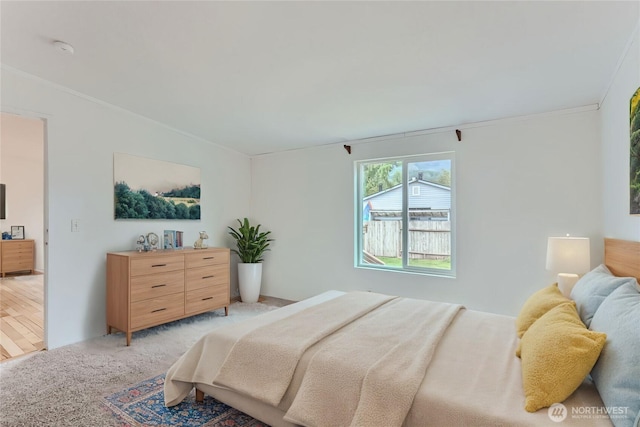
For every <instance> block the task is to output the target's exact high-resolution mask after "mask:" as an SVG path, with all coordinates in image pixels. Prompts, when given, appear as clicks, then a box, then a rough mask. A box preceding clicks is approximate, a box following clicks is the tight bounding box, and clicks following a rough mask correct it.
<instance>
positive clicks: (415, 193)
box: [411, 184, 420, 196]
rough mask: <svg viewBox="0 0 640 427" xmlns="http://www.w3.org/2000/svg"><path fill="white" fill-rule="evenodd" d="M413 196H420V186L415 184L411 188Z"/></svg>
mask: <svg viewBox="0 0 640 427" xmlns="http://www.w3.org/2000/svg"><path fill="white" fill-rule="evenodd" d="M411 195H412V196H419V195H420V185H419V184H414V185H412V186H411Z"/></svg>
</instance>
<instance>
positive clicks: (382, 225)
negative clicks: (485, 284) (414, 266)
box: [363, 221, 451, 259]
mask: <svg viewBox="0 0 640 427" xmlns="http://www.w3.org/2000/svg"><path fill="white" fill-rule="evenodd" d="M363 228H364V229H363V246H364V247H363V249H364V251H365V252H368V253H370V254H371V255H374V256H376V257H381V256H383V257H393V258H400V257H402V221H365V222H364V224H363ZM449 256H451V222H450V221H409V258H412V259H425V258H429V259H440V258H446V257H449Z"/></svg>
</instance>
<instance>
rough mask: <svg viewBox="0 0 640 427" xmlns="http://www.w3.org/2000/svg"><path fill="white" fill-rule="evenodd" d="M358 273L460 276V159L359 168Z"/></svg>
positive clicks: (428, 157)
mask: <svg viewBox="0 0 640 427" xmlns="http://www.w3.org/2000/svg"><path fill="white" fill-rule="evenodd" d="M355 173H356V196H355V199H356V230H358V231H357V233H356V245H355V247H356V254H355V264H356V267H365V268H376V269H383V270H391V271H406V272H412V273H421V274H433V275H440V276H451V277H453V276H455V250H454V249H455V182H454V153H453V152H447V153H437V154H424V155H419V156H409V157H395V158H389V159H377V160H366V161H359V162H356V163H355Z"/></svg>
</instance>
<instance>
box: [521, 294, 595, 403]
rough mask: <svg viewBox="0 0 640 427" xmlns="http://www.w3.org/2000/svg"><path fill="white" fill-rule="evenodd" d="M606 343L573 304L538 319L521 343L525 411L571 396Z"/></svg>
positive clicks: (556, 308)
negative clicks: (589, 326)
mask: <svg viewBox="0 0 640 427" xmlns="http://www.w3.org/2000/svg"><path fill="white" fill-rule="evenodd" d="M606 339H607V335H606V334H604V333H602V332H594V331H590V330H588V329H587V328H586V327H585V326H584V323H582V321H581V320H580V317H579V316H578V311H577V310H576V304H575V302H573V301H571V302H569V303H565V304H561V305H559V306H557V307H555V308H553V309H551V310H550V311H548V312H547V313H546V314H545V315H543V316H542V317H541V318H540V319H538V320H537V321H536V322H535V323H534V324H533V325H531V327H530V328H529V330H527V332H526V333H525V334H524V336H523V337H522V340H521V341H520V343H521V346H520V347H521V348H520V350H521V358H522V385H523V387H524V394H525V397H526V401H525V407H524V409H526V410H527V411H528V412H535V411H537V410H538V409H541V408H546V407H548V406H551V405H553V404H554V403H560V402H562V401H564V400H565V399H566V398H568V397H569V396H571V394H572V393H573V392H574V391H575V390H576V389H577V388H578V387H579V386H580V384H581V383H582V381H583V380H584V378H585V377H586V376H587V374H588V373H589V372H590V371H591V368H592V367H593V365H594V364H595V363H596V361H597V360H598V356H599V355H600V351H602V347H603V346H604V343H605V341H606Z"/></svg>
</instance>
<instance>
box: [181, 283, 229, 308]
mask: <svg viewBox="0 0 640 427" xmlns="http://www.w3.org/2000/svg"><path fill="white" fill-rule="evenodd" d="M225 305H229V288H228V287H227V288H223V287H218V288H203V289H197V290H195V291H190V292H187V305H186V307H185V313H187V314H188V313H197V312H201V311H207V310H213V309H215V308H220V307H223V306H225Z"/></svg>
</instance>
